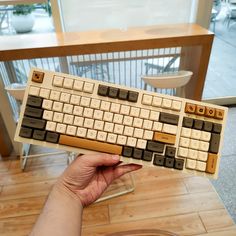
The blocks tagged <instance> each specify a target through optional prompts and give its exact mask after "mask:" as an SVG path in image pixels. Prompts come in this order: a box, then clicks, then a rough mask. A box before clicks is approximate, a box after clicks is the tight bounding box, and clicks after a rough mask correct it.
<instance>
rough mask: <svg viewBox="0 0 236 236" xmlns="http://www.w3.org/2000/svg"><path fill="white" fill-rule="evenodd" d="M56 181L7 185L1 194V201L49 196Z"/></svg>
mask: <svg viewBox="0 0 236 236" xmlns="http://www.w3.org/2000/svg"><path fill="white" fill-rule="evenodd" d="M55 182H56V179H51V180H45V181H41V182H33V183H23V184H12V185H5V186H4V187H3V190H2V192H1V194H0V201H2V200H10V199H19V198H31V197H38V196H47V195H48V193H49V191H50V190H51V188H52V186H53V184H54V183H55Z"/></svg>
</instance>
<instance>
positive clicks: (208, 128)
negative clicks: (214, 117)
mask: <svg viewBox="0 0 236 236" xmlns="http://www.w3.org/2000/svg"><path fill="white" fill-rule="evenodd" d="M212 127H213V123H211V122H209V121H204V123H203V130H204V131H208V132H211V131H212Z"/></svg>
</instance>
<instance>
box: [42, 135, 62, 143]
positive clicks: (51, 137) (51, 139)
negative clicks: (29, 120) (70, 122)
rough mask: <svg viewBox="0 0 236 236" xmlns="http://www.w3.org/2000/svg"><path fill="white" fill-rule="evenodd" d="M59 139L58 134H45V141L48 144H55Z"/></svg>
mask: <svg viewBox="0 0 236 236" xmlns="http://www.w3.org/2000/svg"><path fill="white" fill-rule="evenodd" d="M58 139H59V134H58V133H54V132H47V134H46V139H45V140H46V141H47V142H50V143H57V142H58Z"/></svg>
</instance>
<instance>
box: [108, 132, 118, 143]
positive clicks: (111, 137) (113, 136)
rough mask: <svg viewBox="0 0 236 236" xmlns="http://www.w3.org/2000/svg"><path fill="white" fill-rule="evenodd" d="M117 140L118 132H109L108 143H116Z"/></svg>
mask: <svg viewBox="0 0 236 236" xmlns="http://www.w3.org/2000/svg"><path fill="white" fill-rule="evenodd" d="M116 140H117V134H111V133H108V134H107V142H108V143H116Z"/></svg>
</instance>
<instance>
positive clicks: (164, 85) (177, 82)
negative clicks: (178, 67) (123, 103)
mask: <svg viewBox="0 0 236 236" xmlns="http://www.w3.org/2000/svg"><path fill="white" fill-rule="evenodd" d="M192 74H193V72H192V71H184V70H182V71H177V72H175V73H168V74H159V75H154V76H142V80H143V81H144V83H145V84H146V85H147V84H148V85H150V86H151V87H153V88H155V89H158V88H159V89H175V88H176V90H178V88H179V90H181V91H180V92H178V91H177V92H176V95H177V96H181V97H184V96H185V91H184V86H185V85H186V84H187V83H188V82H189V80H190V79H191V76H192ZM145 89H146V86H145Z"/></svg>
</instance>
